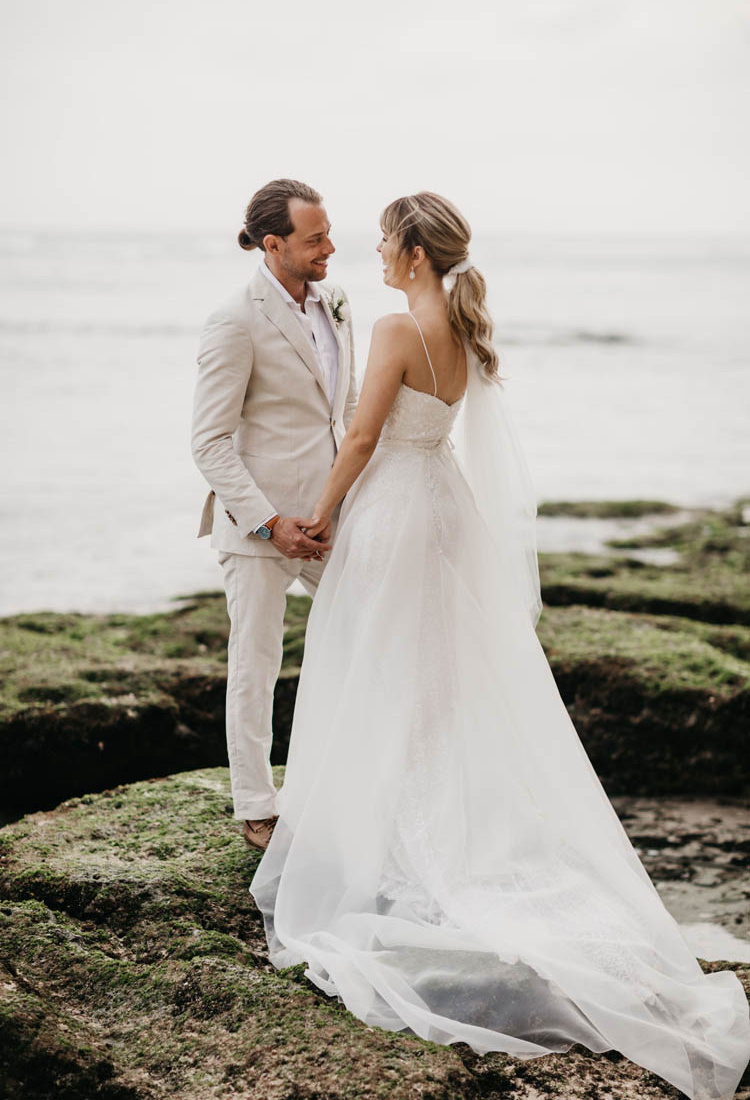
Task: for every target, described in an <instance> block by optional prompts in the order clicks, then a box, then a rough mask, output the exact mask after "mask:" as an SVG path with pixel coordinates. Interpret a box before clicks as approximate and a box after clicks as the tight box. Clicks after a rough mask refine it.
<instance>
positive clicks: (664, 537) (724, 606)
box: [539, 501, 750, 626]
mask: <svg viewBox="0 0 750 1100" xmlns="http://www.w3.org/2000/svg"><path fill="white" fill-rule="evenodd" d="M746 515H747V508H746V505H745V503H744V502H743V501H738V502H737V503H736V504H735V505H733V506H732V507H731V508H728V509H726V510H725V511H703V512H696V513H695V514H694V515H693V516H692V517H691V518H690V519H689V520H688V521H687V522H686V523H680V524H672V525H671V526H663V527H657V528H656V529H655V530H653V531H651V532H650V533H644V534H641V535H638V536H632V537H630V538H621V539H613V540H612V541H611V542H610V544H609V545H610V547H611V548H612V549H613V550H617V551H618V553H617V554H615V553H609V554H600V555H592V554H541V555H540V559H539V564H540V575H541V580H542V592H543V595H544V600H545V603H547V604H554V605H556V606H560V605H568V604H587V605H589V606H591V607H607V608H610V609H612V610H620V611H640V612H645V613H647V614H657V615H680V616H682V617H684V618H687V619H691V620H697V621H699V622H708V623H725V624H740V625H744V626H750V526H748V524H746V523H745V520H744V517H745V516H746ZM655 549H657V550H671V551H672V552H673V554H674V556H675V561H674V562H672V563H671V564H667V565H664V564H659V565H657V564H654V563H653V562H651V561H650V560H648V553H649V551H653V550H655ZM623 551H630V553H629V554H627V553H623ZM639 554H640V555H641V556H640V557H639V556H638V555H639Z"/></svg>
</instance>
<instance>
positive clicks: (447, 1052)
mask: <svg viewBox="0 0 750 1100" xmlns="http://www.w3.org/2000/svg"><path fill="white" fill-rule="evenodd" d="M282 772H283V769H280V768H277V769H275V774H276V781H277V784H279V783H280V782H281V779H282ZM258 858H259V853H256V852H251V851H248V850H247V849H246V847H245V845H244V843H243V841H242V838H241V834H240V831H239V826H238V823H237V822H235V821H234V820H233V818H232V815H231V803H230V795H229V784H228V773H227V772H226V770H224V769H211V770H203V771H195V772H191V773H186V774H182V775H177V776H172V777H169V778H167V779H164V780H151V781H146V782H141V783H136V784H133V785H132V786H129V787H121V788H118V789H116V790H112V791H108V792H104V793H101V794H98V795H90V796H86V797H84V798H80V799H74V800H71V801H69V802H67V803H65V804H64V805H63V806H61V807H60V808H59V809H58V810H56V811H53V812H51V813H45V814H42V813H40V814H36V815H34V816H31V817H27V818H25V819H23V820H22V821H19V822H17V823H15V824H13V825H9V826H6V827H5V828H4V829H1V830H0V988H2V999H1V1000H0V1044H2V1048H3V1051H4V1054H5V1057H4V1060H3V1062H2V1067H1V1068H0V1095H2V1096H3V1097H5V1098H7V1100H52V1098H53V1097H54V1098H55V1100H59V1098H63V1100H94V1098H99V1100H173V1098H176V1097H179V1098H180V1100H194V1098H195V1100H210V1098H214V1097H215V1098H218V1097H222V1098H224V1100H240V1098H241V1100H300V1098H304V1100H355V1098H356V1100H381V1098H386V1097H388V1098H393V1100H404V1098H406V1097H422V1098H431V1100H461V1098H464V1097H466V1098H479V1097H483V1098H485V1100H493V1098H497V1100H500V1098H502V1100H532V1098H534V1097H536V1098H538V1097H539V1096H545V1097H561V1098H563V1097H565V1098H566V1100H584V1098H585V1100H604V1098H605V1097H607V1098H608V1100H610V1098H611V1097H612V1096H613V1095H614V1096H617V1097H618V1098H620V1100H631V1098H632V1100H635V1098H638V1100H656V1098H666V1097H672V1098H674V1097H675V1096H676V1093H675V1091H674V1090H673V1089H670V1088H669V1087H668V1086H666V1085H665V1084H664V1083H663V1082H662V1081H660V1080H659V1079H658V1078H656V1077H655V1076H654V1075H653V1074H649V1073H646V1072H645V1071H643V1070H641V1069H640V1068H639V1067H637V1066H634V1065H632V1064H631V1063H630V1062H627V1061H626V1060H625V1059H623V1058H621V1057H619V1056H618V1055H615V1054H612V1053H610V1054H609V1055H598V1056H597V1055H593V1054H590V1053H589V1052H587V1051H584V1050H582V1049H580V1048H574V1049H573V1050H572V1051H571V1052H570V1053H569V1054H567V1055H551V1056H549V1057H546V1058H541V1059H537V1060H534V1061H532V1062H523V1061H517V1060H515V1059H513V1058H510V1057H508V1056H506V1055H500V1054H492V1055H487V1056H485V1057H483V1058H480V1057H478V1056H477V1055H476V1054H474V1053H473V1052H472V1051H471V1050H470V1049H469V1048H468V1047H466V1046H465V1045H463V1044H457V1045H455V1046H452V1047H443V1046H439V1045H437V1044H434V1043H428V1042H424V1041H422V1040H421V1039H419V1038H416V1037H414V1036H410V1035H407V1034H398V1033H393V1032H387V1031H383V1030H381V1029H378V1028H368V1027H366V1026H365V1025H363V1024H362V1023H361V1022H360V1021H359V1020H357V1019H356V1017H354V1016H353V1015H351V1013H349V1012H348V1011H347V1010H346V1009H345V1008H344V1007H343V1005H342V1004H341V1003H340V1002H339V1001H338V1000H336V999H329V998H328V997H326V996H325V995H324V994H323V993H321V991H320V990H318V989H317V988H316V987H314V986H313V985H311V984H310V983H309V982H308V981H307V980H306V979H305V977H304V974H303V971H304V966H298V967H294V968H291V969H289V970H286V971H276V970H275V969H274V968H273V967H272V966H271V965H270V963H269V961H268V958H267V955H266V945H265V938H264V935H263V929H262V922H261V920H260V916H259V914H258V912H257V910H256V908H255V906H254V904H253V901H252V898H251V896H250V894H249V892H248V886H249V883H250V881H251V878H252V875H253V873H254V870H255V867H256V866H257V863H258ZM721 967H722V968H725V967H726V964H721ZM718 968H719V964H711V965H710V967H707V969H718ZM734 969H736V970H737V973H738V974H739V975H740V977H741V978H742V979H743V980H747V977H748V971H747V968H742V967H735V968H734Z"/></svg>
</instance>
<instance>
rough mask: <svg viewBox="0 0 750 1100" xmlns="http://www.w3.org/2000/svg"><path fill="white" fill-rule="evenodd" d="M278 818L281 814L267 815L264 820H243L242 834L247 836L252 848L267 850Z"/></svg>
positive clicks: (246, 841) (246, 838) (246, 839)
mask: <svg viewBox="0 0 750 1100" xmlns="http://www.w3.org/2000/svg"><path fill="white" fill-rule="evenodd" d="M278 820H279V815H278V814H274V816H273V817H267V818H265V819H264V820H263V821H243V822H242V835H243V836H244V838H245V843H246V844H249V845H250V847H251V848H260V849H261V850H262V851H265V850H266V848H267V847H268V842H269V840H270V839H271V834H272V833H273V828H274V825H275V824H276V822H277V821H278Z"/></svg>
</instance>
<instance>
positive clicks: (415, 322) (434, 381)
mask: <svg viewBox="0 0 750 1100" xmlns="http://www.w3.org/2000/svg"><path fill="white" fill-rule="evenodd" d="M408 313H409V316H410V317H411V319H412V321H413V322H414V324H415V325H416V326H417V332H418V333H419V336H420V339H421V341H422V347H423V348H424V353H425V355H426V356H427V362H428V363H429V365H430V373H431V374H432V384H433V385H434V387H435V392H434V394H433V397H437V378H436V377H435V369H434V367H433V366H432V359H430V353H429V351H428V350H427V344H426V343H425V341H424V335H423V333H422V329H421V328H420V327H419V321H418V320H417V318H416V317H415V316H414V314H413V313H412V312H411V310H409V311H408Z"/></svg>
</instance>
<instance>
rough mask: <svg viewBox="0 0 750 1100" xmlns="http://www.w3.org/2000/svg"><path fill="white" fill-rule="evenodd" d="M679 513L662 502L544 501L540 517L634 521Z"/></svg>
mask: <svg viewBox="0 0 750 1100" xmlns="http://www.w3.org/2000/svg"><path fill="white" fill-rule="evenodd" d="M677 511H679V509H678V508H676V507H675V505H674V504H667V502H666V501H664V500H546V501H544V502H543V503H542V504H540V505H539V509H538V514H539V515H540V516H573V517H575V518H576V519H636V518H639V517H640V516H652V515H669V514H670V513H672V512H677Z"/></svg>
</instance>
